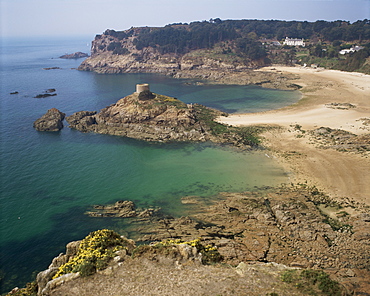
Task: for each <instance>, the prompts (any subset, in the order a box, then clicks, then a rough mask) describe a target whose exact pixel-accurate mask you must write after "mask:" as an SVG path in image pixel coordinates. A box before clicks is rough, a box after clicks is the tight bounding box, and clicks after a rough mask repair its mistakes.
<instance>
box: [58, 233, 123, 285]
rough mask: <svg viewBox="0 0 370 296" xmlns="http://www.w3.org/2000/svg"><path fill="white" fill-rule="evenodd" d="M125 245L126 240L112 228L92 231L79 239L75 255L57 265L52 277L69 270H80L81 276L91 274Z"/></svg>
mask: <svg viewBox="0 0 370 296" xmlns="http://www.w3.org/2000/svg"><path fill="white" fill-rule="evenodd" d="M125 245H126V240H125V239H123V238H122V237H121V236H120V235H119V234H118V233H116V232H114V231H113V230H108V229H102V230H97V231H93V232H91V233H90V234H89V235H88V236H86V237H85V238H84V239H83V240H82V241H81V243H80V246H79V248H78V252H77V255H76V256H75V257H73V258H72V259H70V260H69V261H68V262H67V263H66V264H63V265H62V266H61V267H59V270H58V272H57V274H56V275H55V276H54V277H53V278H57V277H60V276H61V275H63V274H67V273H71V272H80V274H81V276H88V275H91V274H93V273H94V272H95V271H96V270H99V269H104V268H105V267H107V265H108V262H109V260H110V259H111V258H113V257H114V256H115V252H117V251H119V250H122V249H124V248H125Z"/></svg>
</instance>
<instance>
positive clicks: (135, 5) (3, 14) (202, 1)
mask: <svg viewBox="0 0 370 296" xmlns="http://www.w3.org/2000/svg"><path fill="white" fill-rule="evenodd" d="M211 18H220V19H222V20H226V19H264V20H270V19H274V20H287V21H289V20H297V21H316V20H327V21H334V20H346V21H350V22H355V21H356V20H363V19H370V0H183V1H180V0H0V36H2V37H8V36H15V37H23V36H52V35H54V36H72V35H76V36H78V35H80V36H82V35H85V36H87V35H91V36H95V35H96V34H101V33H103V32H104V31H105V30H106V29H114V30H117V31H119V30H126V29H129V28H130V27H141V26H149V27H151V26H157V27H162V26H165V25H167V24H171V23H179V22H182V23H190V22H193V21H203V20H210V19H211Z"/></svg>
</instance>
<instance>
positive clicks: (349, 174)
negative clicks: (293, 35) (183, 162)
mask: <svg viewBox="0 0 370 296" xmlns="http://www.w3.org/2000/svg"><path fill="white" fill-rule="evenodd" d="M259 71H273V72H281V73H283V74H284V73H287V74H296V75H298V77H299V78H298V79H295V80H294V83H296V84H298V85H300V86H302V89H301V92H302V98H301V99H300V100H299V101H298V102H297V103H296V104H293V105H290V106H287V107H284V108H281V109H278V110H272V111H267V112H260V113H249V114H234V115H229V116H228V117H220V118H218V121H219V122H221V123H224V124H229V125H234V126H246V125H272V126H279V127H282V128H280V129H272V130H270V131H268V132H266V133H264V134H263V135H262V136H263V137H264V139H265V141H264V144H265V146H266V147H267V148H268V149H269V150H270V151H269V153H270V154H271V156H272V157H275V158H276V159H277V161H278V162H279V163H280V164H281V165H282V166H283V167H284V168H285V170H286V171H287V172H288V173H289V178H290V180H291V182H292V183H307V184H308V185H310V186H316V187H317V188H318V189H320V190H323V191H325V192H326V193H327V194H329V195H330V196H331V197H333V198H336V199H344V198H351V199H353V200H355V201H356V202H359V203H363V204H366V205H370V170H369V168H370V155H369V153H368V152H367V153H365V154H359V153H353V152H341V151H338V150H334V149H323V148H322V147H319V145H318V144H317V143H314V141H313V139H312V137H310V136H309V132H310V131H312V130H314V129H317V128H320V127H329V128H331V129H341V130H345V131H348V132H350V133H353V134H355V135H359V136H360V135H366V134H369V133H370V125H369V124H368V119H369V118H370V75H365V74H362V73H351V72H342V71H336V70H324V69H312V68H303V67H283V66H276V67H266V68H262V69H260V70H259ZM366 119H367V120H366Z"/></svg>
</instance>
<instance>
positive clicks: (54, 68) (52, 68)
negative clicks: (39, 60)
mask: <svg viewBox="0 0 370 296" xmlns="http://www.w3.org/2000/svg"><path fill="white" fill-rule="evenodd" d="M43 69H44V70H58V69H61V68H60V67H47V68H43Z"/></svg>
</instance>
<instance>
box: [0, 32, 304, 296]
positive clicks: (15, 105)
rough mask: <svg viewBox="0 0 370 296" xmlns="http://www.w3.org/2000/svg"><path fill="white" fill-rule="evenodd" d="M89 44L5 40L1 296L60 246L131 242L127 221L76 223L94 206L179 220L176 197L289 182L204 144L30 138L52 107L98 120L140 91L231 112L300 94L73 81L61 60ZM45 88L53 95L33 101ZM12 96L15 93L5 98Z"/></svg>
mask: <svg viewBox="0 0 370 296" xmlns="http://www.w3.org/2000/svg"><path fill="white" fill-rule="evenodd" d="M91 39H92V37H87V38H79V39H77V38H76V39H72V38H70V39H65V40H61V39H55V40H52V39H48V40H43V39H30V40H22V41H21V42H20V41H17V40H2V46H1V70H0V75H1V76H0V82H1V117H0V133H1V134H0V135H1V144H0V154H1V161H0V165H1V175H0V181H1V196H0V205H1V217H0V219H1V223H0V238H1V241H0V248H1V255H0V278H1V281H2V282H1V292H5V291H8V290H9V289H11V288H13V287H15V286H22V285H24V283H25V282H26V281H29V280H31V279H32V277H31V274H32V272H34V271H40V270H43V269H45V268H47V266H48V265H49V263H50V261H51V259H52V258H53V257H55V256H56V255H58V254H59V253H60V252H63V251H64V247H65V244H66V243H68V242H69V241H71V240H76V239H81V238H83V237H84V236H86V235H87V234H88V233H89V232H90V231H93V230H96V229H100V228H112V229H115V230H117V231H120V232H121V233H125V234H127V235H130V233H129V232H128V233H126V232H125V231H126V230H125V229H126V228H127V225H126V223H127V222H126V221H122V220H117V219H94V218H89V217H86V216H85V215H83V213H84V212H85V211H86V210H88V209H89V207H90V206H91V205H93V204H104V203H110V202H114V201H117V200H126V199H127V200H133V201H134V202H135V203H136V204H137V205H138V206H144V207H145V206H160V207H161V208H162V209H163V211H164V212H165V213H167V214H169V215H173V216H181V214H182V213H183V210H184V209H183V207H182V205H181V203H180V198H181V197H182V196H186V195H199V196H212V195H214V194H217V193H218V192H220V191H230V192H236V191H244V190H250V189H253V188H254V187H256V186H257V187H261V186H266V185H277V184H280V183H282V182H285V181H286V179H287V177H286V174H285V172H284V171H283V170H282V169H281V168H280V167H278V166H277V165H276V163H274V161H273V159H271V158H267V157H266V156H265V155H264V153H259V152H254V153H240V152H237V151H235V150H233V149H228V148H225V147H219V146H216V145H213V144H210V143H202V144H189V143H173V144H158V143H145V142H142V141H137V140H133V139H127V138H120V137H114V136H107V135H98V134H83V133H80V132H78V131H74V130H71V129H69V128H67V127H65V128H64V129H63V130H62V131H61V132H59V133H43V132H37V131H35V130H34V129H33V127H32V123H33V121H34V120H36V119H37V118H38V117H40V116H41V115H43V114H44V113H45V112H46V111H47V110H48V109H50V108H52V107H55V108H58V109H59V110H61V111H62V112H65V113H66V114H67V115H70V114H72V113H73V112H76V111H81V110H97V111H98V110H100V109H102V108H104V107H105V106H107V105H110V104H112V103H115V102H116V101H117V100H118V99H119V98H121V97H124V96H126V95H128V94H131V93H132V92H134V89H135V85H136V83H142V82H147V83H150V85H151V90H152V91H153V92H156V93H160V94H165V95H170V96H174V97H177V98H179V99H181V100H183V101H185V102H186V103H201V104H204V105H207V106H211V107H216V108H218V109H221V110H223V111H228V112H255V111H263V110H268V109H276V108H279V107H281V106H284V105H287V104H290V103H293V102H295V101H297V100H298V99H299V93H297V92H285V91H277V90H264V89H261V88H258V87H246V86H216V85H196V83H193V82H195V81H190V82H189V81H185V80H175V79H171V78H168V77H164V76H158V75H152V74H122V75H99V74H95V73H89V72H80V71H77V70H75V69H74V68H76V67H78V65H79V64H80V63H81V61H82V60H62V59H58V57H59V56H60V55H62V54H65V53H72V52H76V51H83V52H88V51H89V46H90V45H89V41H90V40H91ZM45 67H60V68H61V69H56V70H43V68H45ZM49 88H55V89H56V92H57V94H58V95H57V96H55V97H49V98H44V99H36V98H34V96H35V95H37V94H39V93H42V92H43V91H45V90H46V89H49ZM13 91H18V92H19V93H18V94H16V95H11V94H10V92H13ZM127 229H128V228H127ZM127 231H128V230H127Z"/></svg>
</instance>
